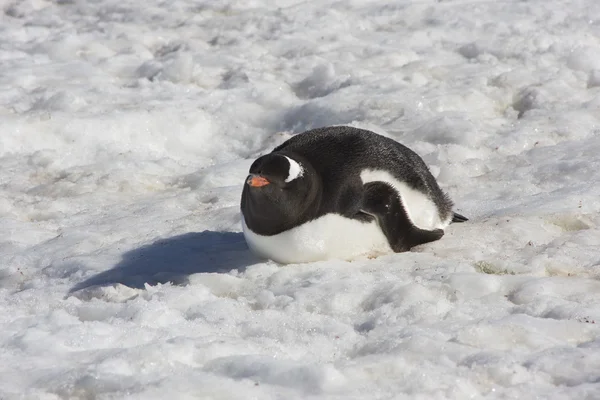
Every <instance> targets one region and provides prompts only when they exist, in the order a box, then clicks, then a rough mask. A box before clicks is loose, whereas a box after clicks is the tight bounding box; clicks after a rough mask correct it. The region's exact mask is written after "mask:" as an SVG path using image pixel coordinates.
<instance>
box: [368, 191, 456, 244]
mask: <svg viewBox="0 0 600 400" xmlns="http://www.w3.org/2000/svg"><path fill="white" fill-rule="evenodd" d="M363 188H364V190H365V191H364V195H363V204H362V210H361V211H362V212H364V213H366V214H369V215H372V216H374V217H375V218H376V219H377V222H378V223H379V226H380V227H381V230H382V231H383V233H384V234H385V236H386V237H387V239H388V242H389V243H390V247H391V248H392V250H394V251H395V252H396V253H400V252H403V251H408V250H410V249H411V248H412V247H414V246H417V245H420V244H423V243H429V242H433V241H435V240H438V239H440V238H441V237H442V236H444V231H443V230H441V229H435V230H432V231H428V230H425V229H420V228H418V227H416V226H415V225H413V223H412V221H411V220H410V218H409V216H408V214H407V213H406V210H405V209H404V206H403V204H402V200H401V198H400V196H399V195H398V193H397V192H396V191H395V190H394V189H393V188H392V187H391V186H390V185H388V184H387V183H384V182H369V183H367V184H365V185H364V186H363Z"/></svg>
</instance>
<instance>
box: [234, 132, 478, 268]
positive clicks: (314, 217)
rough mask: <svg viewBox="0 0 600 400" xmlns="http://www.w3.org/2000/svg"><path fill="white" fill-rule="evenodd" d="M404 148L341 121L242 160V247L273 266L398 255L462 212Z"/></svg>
mask: <svg viewBox="0 0 600 400" xmlns="http://www.w3.org/2000/svg"><path fill="white" fill-rule="evenodd" d="M452 207H453V203H452V201H451V200H450V198H449V197H448V195H446V194H445V193H444V192H443V191H442V190H441V189H440V187H439V186H438V184H437V182H436V180H435V178H434V177H433V176H432V175H431V173H430V171H429V169H428V168H427V166H426V165H425V163H424V162H423V160H422V159H421V158H420V157H419V156H418V155H417V154H416V153H415V152H413V151H412V150H410V149H409V148H407V147H405V146H403V145H402V144H400V143H398V142H396V141H394V140H393V139H390V138H387V137H385V136H381V135H379V134H376V133H374V132H371V131H367V130H363V129H357V128H353V127H347V126H336V127H325V128H319V129H314V130H310V131H307V132H304V133H300V134H298V135H296V136H294V137H292V138H290V139H288V140H287V141H286V142H284V143H283V144H281V145H279V146H277V147H276V148H275V149H274V150H273V151H272V152H271V153H269V154H266V155H264V156H261V157H259V158H258V159H256V160H255V161H254V163H253V164H252V165H251V166H250V171H249V175H248V177H247V178H246V181H245V183H244V188H243V191H242V198H241V212H242V229H243V232H244V236H245V239H246V242H247V243H248V247H249V248H250V249H251V250H252V251H253V252H255V253H257V254H258V255H259V256H262V257H265V258H268V259H271V260H273V261H276V262H279V263H284V264H287V263H302V262H311V261H318V260H327V259H333V258H337V259H345V260H350V259H353V258H356V257H358V256H365V255H366V256H374V255H378V254H383V253H386V252H391V251H394V252H403V251H407V250H409V249H411V248H412V247H413V246H416V245H419V244H423V243H428V242H432V241H434V240H438V239H440V238H441V237H442V236H443V235H444V231H443V229H444V228H445V227H447V226H448V225H449V224H450V223H451V222H463V221H466V220H467V218H465V217H463V216H462V215H460V214H456V213H454V212H453V211H452Z"/></svg>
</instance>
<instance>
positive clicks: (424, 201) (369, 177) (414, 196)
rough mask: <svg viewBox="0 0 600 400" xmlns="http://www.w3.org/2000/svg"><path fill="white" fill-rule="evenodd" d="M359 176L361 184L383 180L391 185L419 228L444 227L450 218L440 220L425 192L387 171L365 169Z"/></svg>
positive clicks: (435, 207) (433, 204)
mask: <svg viewBox="0 0 600 400" xmlns="http://www.w3.org/2000/svg"><path fill="white" fill-rule="evenodd" d="M360 178H361V179H362V181H363V184H365V183H369V182H385V183H388V184H389V185H391V186H392V187H393V188H394V189H395V190H396V191H397V192H398V194H399V195H400V198H401V199H402V204H404V208H405V210H406V212H407V214H408V216H409V218H410V220H411V221H412V223H413V224H415V225H416V226H417V227H419V228H421V229H427V230H433V229H444V228H446V227H447V226H448V225H449V224H450V221H451V220H452V215H449V216H448V217H447V218H446V219H445V220H441V219H440V216H439V212H438V208H437V206H436V205H435V203H434V202H433V201H432V200H431V199H430V198H429V197H427V196H426V195H425V193H423V192H420V191H418V190H415V189H413V188H411V187H410V186H408V185H407V184H406V183H404V182H401V181H399V180H398V179H396V178H395V177H394V176H393V175H392V174H390V173H389V172H388V171H383V170H376V169H365V170H363V171H362V172H361V174H360Z"/></svg>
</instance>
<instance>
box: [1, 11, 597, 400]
mask: <svg viewBox="0 0 600 400" xmlns="http://www.w3.org/2000/svg"><path fill="white" fill-rule="evenodd" d="M0 6H1V7H0V10H1V13H0V121H1V122H0V254H1V255H2V257H1V260H2V261H1V264H0V268H1V269H0V398H1V399H3V400H7V399H11V400H12V399H49V400H50V399H121V398H123V399H124V398H127V399H144V400H147V399H165V398H170V399H261V400H270V399H273V400H275V399H286V400H287V399H340V400H341V399H392V398H394V399H466V398H482V397H487V398H498V399H533V398H543V399H598V398H599V397H600V335H599V334H600V329H599V326H600V300H599V299H600V297H599V293H600V280H599V279H600V251H599V248H600V228H599V225H600V213H599V212H598V211H599V209H600V157H599V154H600V2H598V1H597V0H580V1H573V2H566V1H562V0H548V1H541V0H530V1H521V0H507V1H491V0H467V1H465V0H444V1H437V0H436V1H434V0H414V1H411V0H400V1H392V2H390V1H387V0H350V1H334V0H323V1H300V0H272V1H266V0H251V1H248V0H244V1H242V0H222V1H212V0H198V1H191V0H190V1H185V0H174V1H166V2H165V1H156V0H150V1H145V2H141V1H133V0H118V1H117V0H97V1H83V0H56V1H47V0H0ZM336 124H346V125H352V126H356V127H360V128H366V129H371V130H373V131H376V132H378V133H381V134H384V135H388V136H390V137H393V138H395V139H396V140H398V141H400V142H402V143H403V144H405V145H407V146H409V147H410V148H412V149H413V150H415V151H416V152H417V153H419V154H420V155H421V156H422V157H423V158H424V160H425V161H426V162H427V164H428V165H430V167H431V170H432V172H433V173H434V174H435V176H436V177H437V178H438V180H439V182H440V184H441V186H442V187H443V188H444V190H446V191H447V192H448V193H449V194H450V195H451V197H452V198H453V200H454V201H455V203H456V206H457V211H458V212H459V213H461V214H464V215H465V216H467V217H468V218H470V221H469V222H467V223H463V224H452V225H450V226H449V227H448V228H447V229H446V234H445V236H444V237H443V238H442V239H441V240H440V241H437V242H434V243H429V244H427V245H423V246H419V247H418V248H415V249H414V251H412V252H410V253H404V254H387V255H383V256H380V257H377V258H373V259H369V258H364V259H357V260H354V261H352V262H343V261H335V260H334V261H326V262H314V263H307V264H298V265H287V266H280V265H278V264H276V263H274V262H271V261H265V260H261V259H259V258H256V257H255V256H253V255H252V254H251V253H250V252H249V250H248V248H247V245H246V243H245V241H244V240H243V236H242V234H241V223H240V222H241V221H240V212H239V198H240V194H241V189H242V184H243V181H244V178H245V177H246V174H247V171H248V168H249V166H250V164H251V163H252V161H253V160H254V159H255V158H256V157H258V156H260V155H261V154H265V153H266V152H269V151H270V150H271V149H272V148H273V147H275V146H277V145H278V144H280V143H282V142H283V141H284V140H285V139H287V138H289V137H291V136H292V135H294V134H296V133H299V132H301V131H304V130H306V129H310V128H316V127H321V126H326V125H336Z"/></svg>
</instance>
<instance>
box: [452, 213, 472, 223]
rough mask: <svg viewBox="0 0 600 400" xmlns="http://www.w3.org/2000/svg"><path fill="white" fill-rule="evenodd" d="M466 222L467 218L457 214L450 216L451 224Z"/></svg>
mask: <svg viewBox="0 0 600 400" xmlns="http://www.w3.org/2000/svg"><path fill="white" fill-rule="evenodd" d="M468 220H469V218H467V217H465V216H464V215H460V214H457V213H453V215H452V222H465V221H468Z"/></svg>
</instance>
